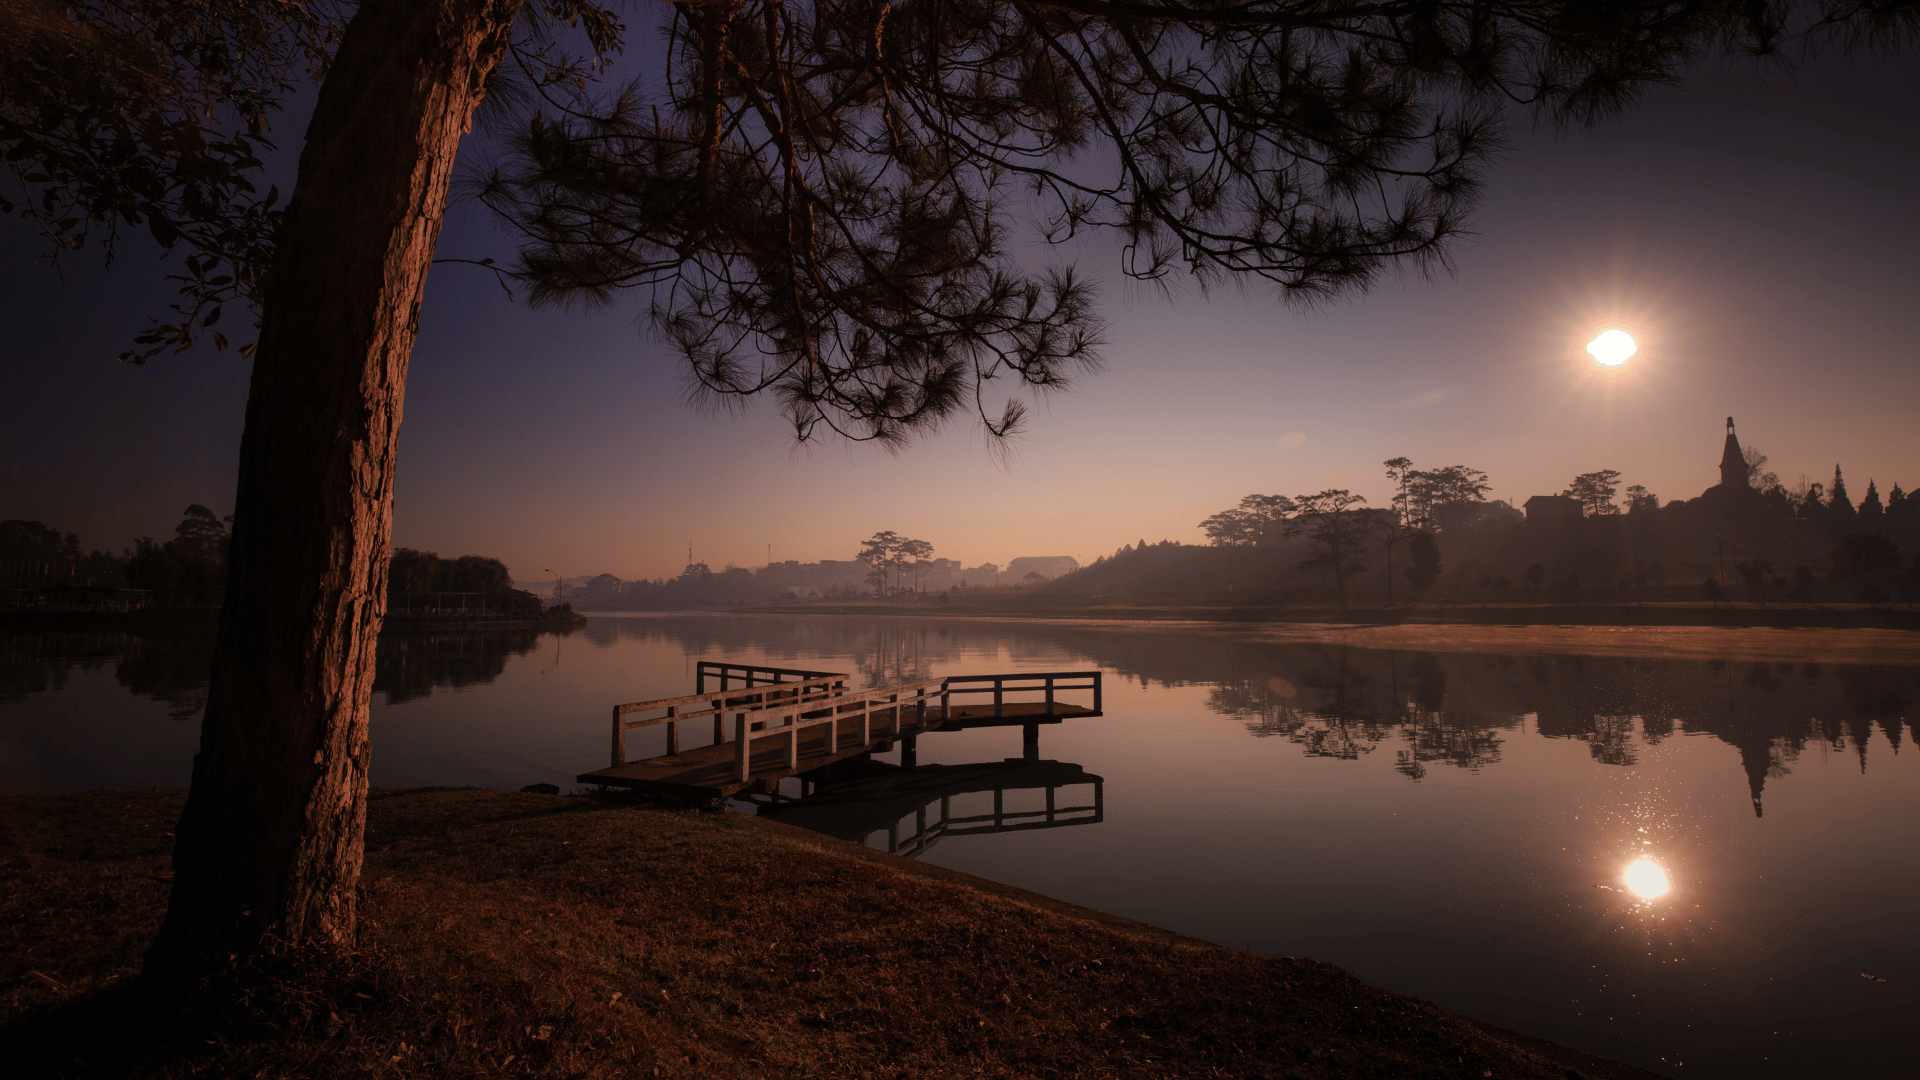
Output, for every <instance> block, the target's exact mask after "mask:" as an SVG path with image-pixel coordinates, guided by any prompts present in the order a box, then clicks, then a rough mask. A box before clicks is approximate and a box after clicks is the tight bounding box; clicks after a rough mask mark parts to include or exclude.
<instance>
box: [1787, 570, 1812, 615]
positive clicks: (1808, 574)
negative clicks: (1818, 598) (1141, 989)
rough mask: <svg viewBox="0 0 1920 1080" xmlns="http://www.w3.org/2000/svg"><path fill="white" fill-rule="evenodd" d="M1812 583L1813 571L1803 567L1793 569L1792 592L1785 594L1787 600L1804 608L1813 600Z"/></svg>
mask: <svg viewBox="0 0 1920 1080" xmlns="http://www.w3.org/2000/svg"><path fill="white" fill-rule="evenodd" d="M1813 582H1814V576H1813V571H1811V570H1809V569H1807V568H1806V567H1804V566H1796V567H1794V568H1793V591H1792V592H1790V593H1788V594H1787V599H1789V600H1791V601H1793V602H1794V603H1796V604H1799V605H1800V606H1801V607H1803V608H1804V607H1806V606H1807V604H1808V603H1810V602H1811V601H1812V600H1813Z"/></svg>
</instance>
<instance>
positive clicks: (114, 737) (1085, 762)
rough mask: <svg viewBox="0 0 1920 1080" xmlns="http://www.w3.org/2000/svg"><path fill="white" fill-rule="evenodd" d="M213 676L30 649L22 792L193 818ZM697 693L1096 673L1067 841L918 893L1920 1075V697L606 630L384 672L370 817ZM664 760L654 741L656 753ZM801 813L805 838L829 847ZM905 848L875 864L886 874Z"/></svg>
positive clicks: (1916, 680)
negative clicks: (742, 678) (1057, 906)
mask: <svg viewBox="0 0 1920 1080" xmlns="http://www.w3.org/2000/svg"><path fill="white" fill-rule="evenodd" d="M210 651H211V645H210V642H208V641H207V640H205V639H204V638H193V637H168V636H165V635H152V634H141V635H128V634H112V633H98V634H79V633H40V634H33V633H11V634H0V791H5V792H9V793H15V792H26V791H51V790H76V789H89V788H112V787H145V786H184V785H185V784H186V782H187V778H188V775H189V771H190V764H191V762H190V758H191V754H192V752H193V748H194V743H195V741H196V739H197V734H198V717H199V711H200V709H201V707H202V705H203V703H204V696H205V687H206V666H207V662H208V658H209V655H210ZM700 660H724V661H730V662H743V663H759V664H766V665H772V666H781V667H793V668H807V669H814V670H829V671H844V672H848V673H851V674H852V675H853V676H854V678H853V680H852V683H853V685H855V686H856V687H858V686H870V685H892V684H893V683H898V682H906V681H911V680H918V679H925V678H933V677H940V676H945V675H959V674H981V673H989V672H1016V671H1069V670H1092V669H1095V668H1097V669H1099V670H1101V671H1102V672H1103V673H1104V680H1105V701H1104V710H1105V715H1104V716H1100V717H1087V718H1076V719H1071V720H1068V721H1066V722H1064V723H1060V724H1057V725H1049V726H1045V727H1043V728H1042V729H1041V731H1040V744H1039V757H1040V758H1042V759H1045V760H1046V761H1050V762H1057V763H1061V764H1060V766H1058V767H1055V766H1047V767H1046V768H1045V769H1042V770H1040V771H1041V772H1045V773H1047V775H1050V776H1053V777H1054V778H1056V779H1058V778H1060V777H1062V776H1064V777H1067V778H1068V779H1073V780H1076V781H1082V782H1078V783H1076V785H1075V786H1068V787H1063V788H1061V789H1060V791H1059V796H1060V797H1061V799H1062V800H1063V801H1062V803H1061V804H1060V806H1061V810H1062V812H1061V813H1059V814H1058V815H1056V821H1055V826H1054V827H1037V828H1028V829H1022V830H1019V831H1001V832H984V833H977V834H969V835H961V834H947V835H944V836H928V835H927V834H924V833H922V834H921V836H922V839H923V841H924V840H932V841H935V842H932V843H930V844H927V846H925V848H924V850H923V851H921V852H920V853H919V857H920V858H923V859H924V860H925V861H928V862H932V863H937V864H940V865H942V866H947V867H951V868H954V869H957V870H963V871H966V872H968V873H971V874H977V875H980V876H982V877H987V878H992V879H994V880H997V881H1002V882H1007V883H1009V884H1012V885H1017V886H1020V887H1023V888H1027V889H1032V890H1034V891H1037V892H1041V893H1045V894H1047V895H1049V896H1054V897H1058V898H1061V899H1064V900H1069V901H1072V902H1074V903H1078V904H1083V905H1086V906H1088V907H1092V908H1097V909H1099V910H1102V911H1108V912H1112V913H1114V914H1117V915H1123V916H1126V917H1129V918H1133V919H1139V920H1141V921H1144V922H1148V923H1153V924H1155V925H1158V926H1163V927H1167V928H1170V929H1173V930H1177V931H1180V932H1182V933H1186V934H1191V935H1193V936H1195V937H1200V938H1204V939H1207V940H1209V941H1215V942H1219V943H1221V944H1223V945H1227V946H1231V947H1233V948H1236V949H1251V950H1256V951H1259V952H1265V953H1274V954H1289V955H1301V956H1311V957H1314V958H1316V959H1320V960H1325V961H1328V962H1331V963H1335V964H1338V965H1340V966H1342V967H1345V968H1348V969H1349V970H1351V971H1353V972H1355V973H1356V974H1358V975H1359V976H1360V977H1362V978H1364V979H1366V980H1368V981H1369V982H1372V983H1375V984H1377V985H1380V986H1385V987H1388V988H1391V989H1394V990H1400V991H1404V992H1406V993H1410V994H1416V995H1419V996H1421V997H1424V998H1428V999H1431V1000H1433V1001H1435V1002H1437V1003H1438V1004H1440V1005H1442V1006H1444V1007H1446V1008H1449V1009H1452V1010H1454V1011H1457V1012H1460V1013H1464V1014H1466V1015H1468V1016H1472V1017H1475V1018H1477V1019H1481V1020H1485V1021H1487V1022H1490V1023H1493V1024H1497V1025H1500V1026H1503V1027H1508V1028H1513V1029H1515V1030H1519V1031H1522V1032H1526V1033H1528V1034H1532V1035H1537V1036H1540V1037H1543V1038H1547V1039H1552V1040H1554V1041H1556V1042H1561V1043H1564V1044H1566V1045H1569V1046H1574V1047H1578V1048H1581V1049H1584V1050H1589V1051H1592V1052H1595V1053H1599V1054H1604V1055H1606V1056H1609V1057H1613V1058H1617V1059H1620V1060H1623V1061H1627V1062H1631V1063H1633V1064H1636V1065H1640V1066H1642V1067H1644V1068H1647V1069H1650V1070H1652V1071H1654V1072H1658V1073H1662V1074H1666V1075H1670V1076H1676V1077H1684V1076H1717V1077H1768V1076H1780V1077H1788V1076H1809V1075H1828V1076H1843V1075H1844V1076H1850V1077H1892V1076H1896V1075H1898V1076H1902V1077H1905V1076H1911V1075H1913V1072H1914V1068H1915V1066H1914V1060H1915V1053H1916V1050H1920V1038H1917V1037H1916V1036H1920V918H1917V916H1920V748H1916V747H1915V746H1913V745H1912V740H1913V739H1914V738H1916V737H1917V736H1920V733H1916V731H1915V730H1914V722H1915V705H1914V702H1915V701H1916V700H1917V699H1920V666H1915V665H1884V664H1882V665H1845V664H1832V663H1827V664H1812V663H1799V662H1796V663H1780V662H1766V663H1757V662H1748V661H1721V660H1699V659H1669V658H1660V657H1645V658H1635V657H1621V656H1606V657H1598V656H1586V657H1582V656H1575V655H1554V654H1541V655H1535V654H1500V653H1487V652H1479V653H1468V652H1457V653H1456V652H1443V651H1435V652H1392V651H1382V650H1373V649H1362V648H1353V647H1344V646H1338V645H1332V644H1319V643H1311V642H1304V643H1303V642H1294V643H1286V644H1271V643H1267V644H1262V643H1255V642H1253V641H1251V640H1248V639H1247V636H1246V635H1238V636H1236V634H1235V633H1233V632H1231V631H1221V630H1217V629H1216V630H1211V631H1202V630H1197V629H1192V628H1186V629H1179V628H1153V627H1151V626H1112V627H1102V626H1085V625H1065V624H1047V623H1039V622H1015V621H1008V622H992V621H985V620H959V619H955V620H941V619H936V618H921V617H913V618H895V619H878V618H875V619H859V618H844V617H813V618H810V617H805V616H795V617H785V616H726V615H717V614H716V615H706V614H692V615H665V614H663V615H633V616H608V615H599V614H596V615H593V616H592V617H591V622H590V623H589V625H588V626H587V628H586V629H585V630H583V631H579V632H576V633H573V634H570V635H567V636H553V635H546V636H541V635H536V634H534V633H532V632H526V633H479V632H443V633H412V634H407V635H397V636H394V637H391V638H388V639H384V640H383V644H382V649H381V655H380V671H379V681H378V682H377V683H376V692H375V697H374V706H373V746H374V760H373V783H374V784H375V785H377V786H411V785H478V786H488V787H511V788H518V787H520V786H522V785H525V784H529V783H535V782H551V783H557V784H561V785H562V786H563V788H564V787H568V786H570V785H571V784H572V780H573V777H574V776H575V775H576V774H578V773H580V772H584V771H586V770H589V769H593V768H598V767H601V766H603V765H605V764H606V759H607V725H608V711H609V707H610V706H612V705H613V704H615V703H618V702H624V701H637V700H642V699H647V698H656V697H667V696H672V695H679V694H686V693H691V692H692V691H693V665H694V664H695V663H696V662H697V661H700ZM661 737H662V736H661V735H660V733H659V731H658V729H649V730H646V731H642V732H637V733H636V734H635V737H634V739H633V743H632V749H631V750H630V753H631V754H632V755H633V756H639V755H641V754H644V753H650V752H656V750H657V747H656V746H655V745H654V744H650V743H649V742H647V740H648V739H649V738H651V739H654V740H655V742H656V743H657V742H658V741H659V740H660V739H661ZM1021 753H1022V745H1021V733H1020V730H1019V729H1018V728H987V729H975V730H969V731H962V732H954V733H940V734H931V735H927V736H924V737H922V738H921V739H920V740H919V746H918V756H919V761H920V763H921V764H923V765H926V764H940V765H945V766H962V765H975V764H977V765H980V766H981V767H982V769H981V770H976V771H978V772H982V773H983V774H986V773H992V774H995V775H1002V774H1005V775H1015V774H1018V773H1019V771H1020V769H1021V768H1022V767H1021V766H1017V765H1010V764H1009V763H1008V762H1007V761H1006V759H1008V758H1018V757H1020V755H1021ZM897 756H898V752H897V751H896V752H895V753H894V754H893V755H891V756H888V757H887V758H886V760H897ZM995 766H997V767H999V768H998V769H996V768H992V767H995ZM1049 770H1050V771H1049ZM954 775H960V773H959V772H956V773H955V774H954ZM1093 778H1097V779H1098V788H1099V799H1098V806H1099V811H1098V813H1097V815H1095V814H1092V813H1088V812H1086V811H1085V810H1080V811H1077V812H1074V813H1067V812H1065V810H1066V808H1067V807H1068V805H1069V804H1071V806H1074V807H1088V806H1090V805H1092V798H1091V796H1092V792H1091V790H1090V788H1091V787H1092V784H1091V780H1092V779H1093ZM963 786H964V785H963ZM975 786H976V787H978V785H975ZM1003 786H1005V785H1003ZM786 790H787V792H788V793H789V794H794V795H797V794H798V789H797V783H796V782H794V781H788V782H787V788H786ZM832 790H833V789H828V793H829V794H830V793H831V791H832ZM823 797H824V796H823ZM930 798H931V799H932V801H931V802H929V803H928V804H926V805H925V806H924V807H922V808H920V809H919V811H918V813H916V812H915V811H914V809H913V808H911V807H903V805H891V806H890V807H882V808H881V810H880V811H879V812H880V813H881V814H882V816H883V817H885V816H889V815H894V814H895V813H896V812H897V811H903V812H902V813H901V814H900V816H899V817H898V818H897V820H896V823H895V827H894V829H893V830H892V842H895V843H899V842H902V839H903V838H906V837H911V836H912V835H914V834H915V833H917V832H918V831H919V830H920V828H921V825H922V821H923V820H925V819H932V820H936V821H937V819H938V811H939V809H940V807H939V803H938V799H937V796H930ZM993 798H994V796H993V795H992V794H991V793H990V792H987V791H985V790H973V791H968V792H965V793H962V794H955V795H951V796H950V797H949V798H948V811H949V813H950V815H952V816H954V817H972V818H976V819H979V818H990V817H991V813H992V807H991V801H992V799H993ZM1044 798H1045V793H1044V791H1043V790H1042V789H1041V788H1039V787H1035V786H1028V787H1025V788H1021V787H1020V785H1019V784H1018V783H1014V784H1013V785H1012V789H1010V790H1007V791H1005V792H1004V793H1003V796H1002V799H1003V804H1004V805H1003V810H1005V811H1006V812H1009V813H1017V812H1028V811H1032V812H1034V813H1032V814H1030V816H1028V817H1025V818H1023V819H1021V820H1023V821H1025V822H1027V823H1039V824H1041V825H1043V826H1044V824H1045V821H1046V818H1045V816H1044V814H1043V813H1040V812H1039V811H1042V810H1043V809H1044ZM734 805H735V807H736V808H738V809H741V810H742V811H744V812H752V811H754V810H756V809H757V808H756V807H754V806H752V805H749V804H747V803H744V802H736V803H734ZM807 806H808V803H807V802H805V801H802V802H800V803H793V804H783V806H782V808H781V809H782V811H783V816H787V817H788V819H789V820H793V821H796V822H805V821H806V820H807V814H806V812H805V808H806V807H807ZM842 809H843V810H844V808H842ZM796 811H797V812H796ZM1096 816H1097V820H1095V818H1096ZM858 818H859V815H858V814H854V815H853V817H852V818H849V817H848V816H847V815H846V814H845V813H841V814H840V815H839V817H838V818H837V819H836V820H842V821H845V820H855V819H858ZM869 818H871V815H869ZM877 820H878V819H873V820H867V822H866V824H865V825H862V826H860V828H862V829H865V828H866V827H867V825H876V829H875V831H872V832H870V833H869V834H868V835H866V836H865V837H864V839H865V841H866V842H868V843H869V844H872V845H874V846H878V847H883V848H884V847H886V846H887V845H888V843H889V842H890V840H889V832H888V830H887V829H886V828H884V827H879V826H878V825H877ZM1641 860H1648V861H1650V863H1651V864H1652V865H1654V866H1657V867H1658V868H1659V870H1660V871H1661V872H1663V873H1664V874H1665V875H1666V876H1667V877H1668V879H1669V881H1670V885H1671V888H1670V891H1669V892H1667V893H1666V894H1665V895H1664V896H1662V897H1660V898H1658V899H1654V900H1645V899H1641V898H1640V897H1638V896H1637V895H1635V894H1634V893H1633V892H1631V891H1629V888H1628V883H1627V880H1626V878H1625V877H1623V873H1624V871H1625V870H1626V868H1627V867H1629V866H1630V865H1631V864H1634V863H1636V862H1639V861H1641Z"/></svg>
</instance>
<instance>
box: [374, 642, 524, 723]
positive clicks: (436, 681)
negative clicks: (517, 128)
mask: <svg viewBox="0 0 1920 1080" xmlns="http://www.w3.org/2000/svg"><path fill="white" fill-rule="evenodd" d="M541 634H542V631H539V630H408V631H404V632H401V633H394V634H383V635H381V638H380V648H379V652H378V653H377V654H376V655H375V658H374V669H373V689H374V691H375V692H376V693H384V694H386V695H387V704H389V705H399V704H402V703H403V702H408V701H415V700H418V699H420V698H423V697H426V696H427V695H429V694H431V693H433V692H434V691H435V690H440V689H446V688H448V687H452V688H454V689H459V688H460V687H464V686H478V685H482V684H485V683H490V682H492V681H493V680H495V679H497V678H499V677H500V673H501V672H503V671H505V670H506V669H507V661H508V660H509V659H511V658H513V657H516V656H525V655H526V654H528V653H530V652H532V651H533V649H534V646H535V645H538V644H539V643H540V635H541Z"/></svg>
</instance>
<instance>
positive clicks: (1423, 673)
mask: <svg viewBox="0 0 1920 1080" xmlns="http://www.w3.org/2000/svg"><path fill="white" fill-rule="evenodd" d="M1358 651H1359V650H1351V649H1344V648H1343V649H1335V650H1332V654H1331V656H1324V657H1318V658H1316V660H1317V664H1316V666H1310V667H1307V668H1305V669H1304V670H1302V669H1296V670H1295V671H1294V672H1293V673H1292V674H1293V677H1292V678H1288V677H1285V676H1281V675H1272V676H1268V677H1267V678H1266V679H1265V680H1258V679H1254V680H1241V681H1236V682H1232V683H1223V684H1217V685H1216V686H1215V687H1214V689H1212V690H1210V691H1208V694H1207V706H1208V708H1210V709H1213V710H1214V711H1215V712H1220V713H1224V714H1226V715H1228V716H1232V717H1235V718H1236V719H1239V720H1241V721H1243V722H1244V723H1245V724H1246V726H1247V731H1248V732H1249V733H1251V734H1253V735H1254V736H1255V737H1261V738H1264V737H1271V736H1280V737H1282V738H1285V739H1286V740H1287V741H1289V742H1292V743H1294V744H1295V745H1297V746H1299V747H1300V748H1301V750H1302V751H1303V752H1304V753H1305V754H1306V755H1307V756H1308V757H1326V758H1337V759H1342V760H1348V761H1352V760H1357V759H1359V758H1360V757H1361V756H1363V755H1365V754H1370V753H1372V752H1374V751H1375V750H1377V749H1379V748H1380V747H1381V746H1382V744H1385V743H1387V742H1389V741H1391V740H1397V741H1398V742H1400V743H1401V744H1402V745H1401V746H1400V747H1398V748H1396V749H1395V751H1394V759H1395V760H1394V769H1395V770H1396V771H1398V772H1400V773H1401V774H1402V775H1405V776H1408V777H1410V778H1412V779H1415V780H1418V779H1420V778H1422V777H1424V776H1426V774H1427V766H1428V765H1429V764H1432V763H1442V764H1448V765H1454V766H1458V767H1460V768H1465V769H1479V768H1480V767H1481V766H1483V765H1487V764H1490V763H1492V762H1495V761H1498V760H1499V759H1500V738H1499V736H1498V735H1496V734H1494V732H1493V729H1492V727H1491V726H1489V725H1486V724H1482V723H1477V722H1473V721H1471V720H1470V719H1463V718H1461V717H1456V716H1454V715H1452V714H1450V713H1448V712H1447V710H1446V709H1445V704H1446V696H1447V673H1446V670H1445V669H1444V668H1442V667H1441V666H1440V664H1439V663H1438V661H1436V660H1435V659H1434V657H1432V656H1430V655H1419V656H1415V657H1414V658H1413V659H1412V660H1411V662H1409V663H1407V664H1406V665H1405V676H1406V677H1405V678H1404V679H1402V678H1401V671H1402V668H1401V666H1400V664H1399V663H1398V662H1397V661H1396V660H1393V659H1392V658H1390V662H1389V664H1388V670H1387V672H1386V674H1387V678H1386V679H1385V680H1384V681H1377V680H1376V677H1375V673H1370V672H1369V671H1367V670H1365V669H1364V666H1363V665H1362V664H1359V663H1356V658H1355V653H1357V652H1358Z"/></svg>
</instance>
